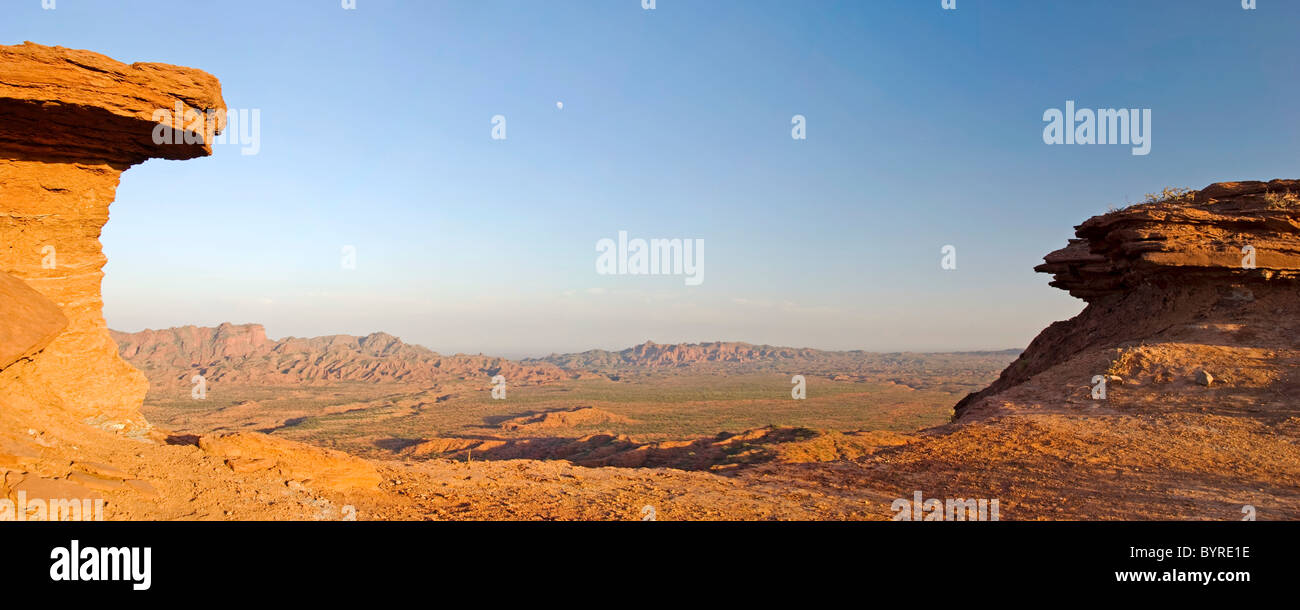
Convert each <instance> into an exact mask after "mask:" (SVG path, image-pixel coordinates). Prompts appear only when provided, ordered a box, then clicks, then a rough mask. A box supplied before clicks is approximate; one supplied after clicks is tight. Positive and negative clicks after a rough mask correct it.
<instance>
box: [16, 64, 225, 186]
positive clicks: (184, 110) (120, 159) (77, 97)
mask: <svg viewBox="0 0 1300 610" xmlns="http://www.w3.org/2000/svg"><path fill="white" fill-rule="evenodd" d="M178 104H179V106H178ZM178 107H179V108H180V110H181V116H180V117H179V122H178V120H177V117H175V115H176V113H177V108H178ZM225 109H226V104H225V101H224V100H223V99H222V97H221V85H220V83H218V82H217V79H216V78H215V77H213V76H212V75H211V74H208V73H207V72H203V71H201V70H195V69H193V68H183V67H179V66H172V65H168V64H160V63H135V64H124V63H122V62H119V61H116V60H113V59H110V58H108V57H105V56H103V55H100V54H99V53H93V52H91V51H81V50H76V49H66V48H63V47H47V46H43V45H38V44H34V43H31V42H25V43H23V44H22V45H16V46H0V155H3V156H5V157H9V158H13V157H14V155H21V156H23V157H28V158H46V159H70V160H102V161H108V162H115V163H126V164H128V165H130V164H136V163H140V162H143V161H144V160H146V159H150V158H163V159H192V158H194V157H201V156H205V155H209V154H211V153H212V143H211V141H210V140H211V135H212V133H214V132H216V133H219V132H220V131H221V130H222V129H224V126H225ZM160 111H165V113H166V114H165V115H163V114H161V113H160ZM164 116H165V117H166V118H165V119H164V120H156V119H158V118H159V117H164ZM200 118H201V119H202V122H201V124H202V125H204V126H205V127H206V128H204V129H196V128H195V127H196V126H197V125H199V124H200V121H197V120H195V119H200ZM160 124H161V127H159V125H160ZM177 125H179V126H180V127H181V130H182V132H183V133H180V134H173V133H172V130H173V129H174V128H175V127H176V126H177ZM156 128H157V129H159V130H161V133H162V135H164V138H163V143H158V142H156V141H155V140H156V138H155V130H156ZM187 135H188V137H186V136H187Z"/></svg>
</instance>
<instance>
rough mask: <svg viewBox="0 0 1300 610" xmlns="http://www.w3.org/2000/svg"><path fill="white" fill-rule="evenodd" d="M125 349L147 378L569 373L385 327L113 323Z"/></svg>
mask: <svg viewBox="0 0 1300 610" xmlns="http://www.w3.org/2000/svg"><path fill="white" fill-rule="evenodd" d="M110 333H111V334H112V336H113V340H114V341H116V342H117V345H118V351H119V353H121V355H122V357H123V358H124V359H126V360H127V361H128V362H130V363H131V364H132V365H134V366H135V367H136V368H139V369H140V370H141V371H143V372H144V373H145V375H146V376H148V377H149V379H150V381H152V382H154V383H159V382H160V381H169V380H171V381H176V382H181V383H186V384H188V383H189V380H190V378H191V377H192V376H193V375H194V374H195V373H198V374H202V375H203V376H204V377H206V378H207V379H208V380H209V381H226V382H236V383H243V384H250V385H251V384H265V385H278V384H298V383H327V382H335V381H367V382H402V383H413V384H427V383H436V382H445V381H448V380H456V379H479V378H490V377H492V376H494V375H498V374H501V375H505V376H506V377H507V378H509V379H510V380H511V382H512V383H532V382H544V381H551V380H557V379H560V378H562V377H568V376H569V375H568V374H566V373H565V372H564V371H561V370H560V369H559V367H557V366H555V365H553V364H548V363H531V364H520V363H518V362H514V361H511V360H507V359H505V358H496V357H492V356H482V355H462V354H457V355H454V356H443V355H441V354H438V353H437V352H434V351H433V350H430V349H428V348H425V347H421V346H419V345H411V344H408V343H404V342H402V340H401V339H398V338H397V337H394V336H393V335H390V334H387V333H373V334H370V335H366V336H364V337H355V336H352V335H329V336H324V337H313V338H309V339H303V338H298V337H286V338H284V339H280V340H271V339H268V338H267V337H266V329H265V328H263V327H262V325H260V324H239V325H236V324H228V323H227V324H222V325H220V326H217V327H215V328H213V327H198V326H182V327H179V328H169V329H165V330H144V331H140V332H137V333H123V332H117V331H110Z"/></svg>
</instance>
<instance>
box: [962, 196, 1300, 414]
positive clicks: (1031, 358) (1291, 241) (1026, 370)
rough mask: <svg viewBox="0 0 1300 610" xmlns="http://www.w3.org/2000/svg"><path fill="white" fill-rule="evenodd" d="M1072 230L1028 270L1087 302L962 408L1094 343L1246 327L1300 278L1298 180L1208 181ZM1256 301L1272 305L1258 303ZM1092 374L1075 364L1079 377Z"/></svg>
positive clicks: (1287, 295) (1280, 306)
mask: <svg viewBox="0 0 1300 610" xmlns="http://www.w3.org/2000/svg"><path fill="white" fill-rule="evenodd" d="M1075 235H1076V237H1077V239H1072V240H1070V243H1069V244H1068V245H1067V246H1066V247H1065V248H1062V249H1060V250H1057V251H1055V252H1052V253H1051V254H1048V255H1047V256H1046V257H1044V261H1045V262H1044V263H1043V264H1041V265H1039V266H1037V267H1035V270H1036V271H1040V272H1043V273H1051V274H1053V276H1054V279H1053V281H1052V282H1051V284H1052V285H1053V286H1056V287H1058V288H1062V289H1064V290H1067V291H1069V292H1070V294H1072V295H1074V296H1076V297H1079V298H1081V299H1084V300H1085V301H1087V302H1088V306H1087V307H1086V308H1084V310H1083V311H1082V312H1081V313H1080V314H1079V315H1078V316H1075V317H1074V318H1071V319H1070V320H1066V321H1063V322H1056V323H1054V324H1052V325H1051V326H1049V327H1048V328H1047V329H1045V330H1044V331H1043V332H1042V333H1040V334H1039V335H1038V337H1036V338H1035V339H1034V341H1033V342H1032V343H1031V344H1030V345H1029V347H1028V348H1027V349H1026V350H1025V351H1024V353H1023V354H1021V356H1020V358H1018V359H1017V360H1016V361H1015V362H1013V363H1012V364H1011V365H1010V366H1009V367H1007V369H1006V370H1005V371H1003V372H1002V375H1001V376H1000V377H999V378H998V380H997V381H995V382H994V383H993V384H992V385H991V386H989V387H988V388H986V389H984V390H982V391H980V392H976V393H974V394H971V395H969V396H967V397H966V398H965V399H963V400H962V401H961V402H960V403H958V405H957V407H956V417H957V419H958V420H961V419H962V418H963V417H965V416H968V415H971V414H972V413H973V412H974V411H982V412H993V411H995V410H996V409H995V408H993V407H992V406H991V404H992V402H996V399H995V398H994V397H995V396H996V395H997V394H998V393H1000V392H1003V391H1005V390H1007V389H1008V388H1011V387H1014V386H1017V385H1020V384H1022V383H1024V382H1026V381H1027V380H1028V379H1029V378H1030V377H1032V376H1034V375H1037V374H1038V373H1041V372H1043V371H1045V370H1047V369H1048V368H1050V367H1052V366H1055V365H1056V364H1059V363H1061V362H1064V361H1066V360H1068V359H1069V358H1072V357H1074V356H1075V355H1076V354H1080V353H1082V352H1084V351H1086V350H1089V349H1092V348H1098V347H1116V346H1121V345H1126V344H1132V343H1139V342H1142V341H1146V340H1150V339H1151V338H1152V337H1156V336H1158V335H1159V334H1160V333H1164V332H1166V331H1168V330H1169V329H1175V328H1181V327H1184V326H1188V325H1193V324H1199V325H1202V326H1204V325H1206V324H1211V323H1225V324H1226V323H1231V325H1230V326H1232V327H1242V328H1253V326H1252V325H1253V324H1254V323H1255V318H1254V317H1250V316H1264V317H1267V316H1266V314H1267V315H1284V314H1283V313H1279V312H1287V311H1289V308H1290V307H1291V306H1292V305H1294V303H1295V301H1296V299H1295V295H1296V291H1297V288H1298V287H1300V286H1297V284H1298V283H1300V279H1298V278H1300V180H1273V181H1271V182H1222V183H1216V184H1211V185H1210V186H1207V187H1205V188H1204V189H1202V190H1200V191H1193V192H1189V193H1186V194H1184V195H1176V196H1173V197H1169V198H1166V199H1164V200H1161V201H1155V202H1150V203H1143V204H1138V205H1134V206H1131V207H1128V208H1125V209H1122V210H1116V211H1113V212H1110V213H1107V214H1103V215H1101V216H1096V217H1093V218H1090V219H1088V220H1087V221H1085V222H1084V223H1083V224H1081V225H1079V226H1078V227H1076V231H1075ZM1260 303H1263V304H1267V305H1268V307H1272V308H1274V310H1275V311H1273V310H1271V313H1270V312H1262V311H1254V310H1256V309H1260V307H1263V305H1258V306H1257V304H1260ZM1251 332H1256V331H1254V330H1252V331H1251ZM1260 332H1262V330H1261V331H1260ZM1091 374H1092V373H1090V372H1087V371H1081V372H1079V375H1080V377H1081V378H1082V379H1084V380H1085V381H1086V380H1087V379H1088V377H1089V376H1090V375H1091ZM982 401H983V402H984V403H985V404H984V407H985V408H981V409H975V408H974V407H975V406H976V405H978V404H979V403H981V402H982Z"/></svg>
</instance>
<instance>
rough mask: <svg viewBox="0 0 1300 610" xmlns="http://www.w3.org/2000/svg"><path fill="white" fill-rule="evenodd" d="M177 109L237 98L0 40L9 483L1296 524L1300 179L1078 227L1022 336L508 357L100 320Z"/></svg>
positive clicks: (284, 504)
mask: <svg viewBox="0 0 1300 610" xmlns="http://www.w3.org/2000/svg"><path fill="white" fill-rule="evenodd" d="M175 104H181V105H182V106H183V107H184V108H185V109H186V111H187V112H189V113H193V114H195V115H196V116H198V115H202V116H205V117H207V116H210V117H218V119H217V120H218V121H219V120H220V119H219V117H220V116H221V112H222V111H223V109H224V102H223V100H222V96H221V90H220V86H219V84H218V82H217V80H216V79H215V78H214V77H212V76H210V75H208V74H206V73H204V72H200V71H198V70H193V69H189V68H181V67H176V66H170V65H164V64H138V63H137V64H130V65H128V64H124V63H120V62H117V61H114V60H112V59H109V58H107V57H104V56H102V55H99V54H96V53H92V52H89V51H78V50H70V49H65V48H61V47H47V46H42V45H37V44H31V43H27V44H23V45H17V46H5V47H0V116H3V117H4V120H3V121H0V152H3V155H2V158H0V202H2V203H0V497H5V498H9V499H16V498H17V497H18V495H19V494H22V495H23V496H24V497H25V498H28V499H33V498H45V499H48V500H50V501H56V500H58V499H59V498H95V499H101V500H104V501H105V502H104V507H105V508H104V512H105V517H106V518H108V519H114V520H261V519H274V520H337V519H349V520H350V519H358V520H447V519H520V520H569V519H582V520H641V519H644V518H646V517H647V515H648V514H649V515H651V516H653V518H655V519H658V520H710V519H722V520H733V519H740V520H751V519H752V520H761V519H783V520H785V519H795V520H859V519H861V520H890V519H896V518H898V517H899V513H898V510H897V509H895V508H892V507H894V506H896V503H897V502H899V501H900V500H907V501H910V500H911V499H913V498H920V497H924V498H968V499H973V498H979V499H996V500H998V502H999V513H998V514H999V515H1000V519H1003V520H1043V519H1047V520H1051V519H1090V520H1091V519H1100V520H1149V519H1191V520H1239V519H1241V518H1242V514H1243V510H1245V508H1247V507H1249V508H1250V510H1252V511H1257V512H1258V518H1259V519H1288V520H1294V519H1300V489H1298V488H1297V487H1296V485H1295V481H1297V480H1298V479H1300V414H1297V412H1296V406H1295V405H1296V399H1297V397H1300V376H1298V375H1300V345H1297V343H1296V337H1297V336H1300V332H1298V331H1300V291H1298V290H1297V282H1298V281H1300V278H1298V277H1297V274H1300V196H1298V194H1300V181H1297V180H1273V181H1271V182H1260V181H1241V182H1221V183H1216V184H1211V185H1209V186H1208V187H1205V188H1203V189H1201V190H1197V191H1178V190H1173V191H1167V192H1165V193H1163V194H1160V195H1157V196H1152V197H1150V198H1149V200H1148V201H1146V202H1143V203H1139V204H1135V205H1132V206H1128V207H1125V208H1123V209H1117V210H1113V211H1111V212H1108V213H1106V214H1102V215H1099V216H1096V217H1093V218H1090V219H1080V220H1083V222H1082V223H1081V224H1080V225H1078V227H1077V228H1076V232H1075V233H1076V238H1075V239H1072V240H1070V242H1069V243H1068V244H1064V247H1062V248H1061V249H1060V250H1057V251H1055V252H1051V253H1049V254H1047V255H1046V257H1045V262H1044V263H1042V264H1040V265H1039V266H1038V267H1037V270H1038V271H1041V272H1043V273H1047V274H1051V275H1052V276H1053V278H1054V279H1053V280H1052V282H1051V285H1052V286H1054V287H1056V288H1059V289H1062V290H1066V291H1068V292H1069V293H1070V294H1071V295H1073V296H1075V297H1078V298H1079V299H1082V300H1083V301H1085V302H1086V307H1085V308H1084V309H1083V311H1082V313H1080V314H1079V315H1077V316H1075V317H1074V318H1071V319H1069V320H1065V321H1061V322H1056V323H1054V324H1052V325H1051V326H1049V327H1048V328H1046V329H1045V330H1043V331H1042V333H1041V334H1040V335H1039V336H1038V337H1037V338H1036V339H1035V340H1034V341H1033V342H1032V343H1031V344H1030V345H1028V346H1027V348H1025V349H1023V350H1021V349H1011V350H1005V351H986V352H949V353H871V352H863V351H823V350H815V349H808V348H801V347H776V346H768V345H753V344H748V343H738V342H713V343H707V342H706V343H691V344H657V343H654V342H646V343H643V344H641V345H636V346H633V347H628V348H626V349H623V350H621V351H603V350H592V351H586V352H581V353H570V354H555V355H551V356H548V357H544V358H535V359H524V360H510V359H505V358H499V357H493V356H485V355H463V354H456V355H442V354H439V353H437V352H434V351H432V350H430V349H427V348H424V347H420V346H417V345H412V344H408V343H405V342H403V341H402V340H401V339H399V338H398V337H395V336H392V335H388V334H384V333H382V332H376V333H374V334H370V335H366V336H345V335H338V336H322V337H315V338H292V337H286V338H280V339H272V338H269V337H267V334H266V331H265V330H264V328H263V327H261V326H259V325H257V324H253V323H241V324H223V325H220V326H217V327H195V326H189V327H181V328H171V329H165V330H146V331H141V332H116V331H110V330H109V329H108V328H107V326H106V324H105V321H104V318H103V315H102V313H101V307H102V297H101V295H100V282H101V278H102V276H103V271H102V267H103V265H104V264H105V260H106V259H105V257H104V255H103V254H102V252H101V248H100V242H99V239H98V238H99V235H100V231H101V228H102V227H103V225H104V223H105V222H106V221H107V220H108V208H109V204H110V203H111V202H112V201H113V198H114V193H115V190H116V188H117V185H118V180H119V176H120V175H121V173H122V172H123V171H125V170H126V169H128V168H129V167H131V166H132V165H134V164H137V163H140V162H142V161H144V160H145V159H148V158H155V157H161V158H168V159H186V158H193V157H198V156H203V155H206V154H209V153H210V152H211V148H210V145H209V144H208V143H206V142H205V141H204V139H203V138H204V137H205V136H204V133H203V132H202V130H200V131H196V132H194V133H189V132H187V133H186V136H187V137H184V138H176V137H171V138H163V139H162V141H163V143H162V144H159V143H158V141H159V140H158V139H156V138H155V139H151V135H152V134H154V133H155V132H156V130H160V129H161V130H163V131H164V132H166V131H168V130H174V129H186V128H185V127H183V126H180V125H179V124H176V123H171V122H166V123H159V122H158V121H156V120H155V118H154V109H156V108H172V107H173V106H174V105H175ZM200 123H201V122H200ZM217 127H218V128H219V127H220V123H218V125H217ZM205 129H206V128H205ZM176 142H180V143H179V144H178V143H176ZM50 244H56V245H57V252H58V254H57V256H58V258H57V262H56V263H54V264H50V262H49V260H50V259H49V258H48V253H46V251H45V246H47V245H50ZM1024 264H1025V265H1026V266H1032V265H1033V264H1034V261H1024ZM1043 289H1044V290H1047V288H1046V287H1044V288H1043ZM1252 516H1254V515H1253V514H1252Z"/></svg>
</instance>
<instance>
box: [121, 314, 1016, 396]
mask: <svg viewBox="0 0 1300 610" xmlns="http://www.w3.org/2000/svg"><path fill="white" fill-rule="evenodd" d="M111 332H112V336H113V339H114V340H115V341H117V344H118V348H119V351H120V353H121V355H122V357H123V358H125V359H126V360H127V361H128V362H130V363H131V364H132V365H134V366H136V367H137V368H139V369H140V370H142V371H143V372H144V373H145V374H146V375H147V376H148V377H149V379H150V380H151V381H152V382H153V383H155V384H158V383H171V384H179V383H184V384H188V383H189V380H190V378H191V377H192V376H193V375H194V374H195V373H199V374H202V375H204V376H205V377H206V378H207V379H208V380H209V381H226V382H236V383H242V384H249V385H280V384H313V383H329V382H336V381H362V382H399V383H411V384H433V383H446V382H450V381H456V380H487V379H489V378H491V377H492V376H494V375H498V374H501V375H504V376H506V378H507V379H509V380H510V383H512V384H516V383H526V384H527V383H545V382H548V381H555V380H559V379H564V378H573V377H582V376H594V375H601V376H607V377H610V378H618V377H619V376H621V375H625V374H629V373H633V372H637V371H647V372H650V371H661V372H665V373H667V372H672V371H682V372H689V371H699V372H765V371H766V372H781V373H793V374H808V375H825V376H831V377H836V378H847V379H857V380H862V381H892V382H895V383H900V384H904V385H911V386H913V387H919V386H921V385H930V386H933V385H934V383H935V382H936V379H939V380H948V381H952V382H957V383H987V382H988V381H989V379H990V378H991V375H992V374H993V373H995V372H996V371H997V370H1000V369H1001V368H1002V367H1003V366H1005V365H1006V364H1007V363H1008V362H1010V361H1011V360H1012V359H1014V358H1015V357H1016V356H1017V355H1018V354H1019V353H1020V350H1002V351H988V352H951V353H905V352H904V353H875V352H864V351H825V350H817V349H811V348H792V347H778V346H771V345H754V344H750V343H743V342H711V343H679V344H658V343H655V342H653V341H647V342H645V343H643V344H641V345H637V346H634V347H629V348H627V349H624V350H621V351H616V352H615V351H608V350H589V351H585V352H580V353H576V354H553V355H551V356H547V357H544V358H530V359H524V360H517V361H516V360H508V359H506V358H498V357H492V356H483V355H464V354H456V355H452V356H444V355H441V354H439V353H437V352H434V351H433V350H430V349H428V348H425V347H421V346H419V345H411V344H408V343H404V342H403V341H402V340H401V339H398V338H397V337H394V336H393V335H390V334H387V333H373V334H370V335H366V336H364V337H357V336H352V335H329V336H324V337H314V338H297V337H287V338H284V339H280V340H271V339H268V338H267V336H266V329H265V328H263V327H262V326H261V325H260V324H241V325H236V324H222V325H220V326H217V327H196V326H183V327H180V328H169V329H165V330H144V331H140V332H137V333H122V332H117V331H111Z"/></svg>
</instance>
